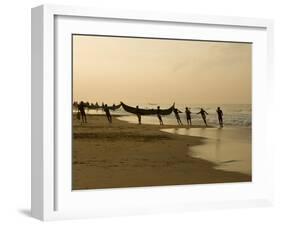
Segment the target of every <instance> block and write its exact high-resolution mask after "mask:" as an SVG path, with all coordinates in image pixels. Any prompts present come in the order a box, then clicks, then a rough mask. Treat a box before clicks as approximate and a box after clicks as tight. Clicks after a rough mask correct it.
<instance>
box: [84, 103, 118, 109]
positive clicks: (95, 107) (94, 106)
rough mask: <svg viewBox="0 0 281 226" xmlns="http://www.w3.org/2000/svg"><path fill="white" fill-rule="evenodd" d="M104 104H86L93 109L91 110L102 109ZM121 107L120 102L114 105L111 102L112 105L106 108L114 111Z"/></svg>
mask: <svg viewBox="0 0 281 226" xmlns="http://www.w3.org/2000/svg"><path fill="white" fill-rule="evenodd" d="M104 106H105V105H102V106H99V105H98V104H90V105H89V106H87V107H88V108H89V109H93V110H98V109H104ZM120 107H121V104H118V105H115V104H113V105H112V106H108V107H107V108H108V109H109V110H112V111H115V110H117V109H118V108H120Z"/></svg>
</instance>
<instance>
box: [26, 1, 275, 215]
mask: <svg viewBox="0 0 281 226" xmlns="http://www.w3.org/2000/svg"><path fill="white" fill-rule="evenodd" d="M61 18H62V20H60V21H58V19H61ZM64 18H67V19H66V20H64ZM69 18H70V20H69ZM87 20H89V21H90V22H89V23H92V22H93V23H96V25H95V26H97V27H96V28H98V27H101V26H100V25H99V23H102V22H103V20H106V21H108V29H109V30H104V31H102V30H100V31H99V32H98V33H106V34H107V35H117V34H118V33H116V32H117V31H114V23H123V22H126V26H125V25H124V28H122V29H123V30H122V29H121V31H118V32H123V33H122V34H124V32H125V33H126V32H127V35H128V36H130V35H135V34H138V35H140V36H142V35H143V36H144V35H146V34H139V33H138V31H137V30H134V29H129V28H128V27H127V26H134V25H135V24H136V23H144V24H146V25H147V26H150V25H151V24H153V26H154V27H159V26H160V25H161V27H163V28H165V27H166V28H167V27H169V26H170V27H173V26H178V25H180V26H181V27H185V26H188V25H192V26H194V27H195V28H196V26H198V27H200V29H201V30H200V29H199V30H198V34H197V33H196V32H195V33H196V34H194V36H191V39H192V38H193V39H199V38H198V37H203V39H208V40H218V39H222V40H228V41H232V40H234V41H247V40H245V39H249V40H248V41H251V42H253V40H254V43H257V44H256V46H255V47H254V51H256V52H258V53H262V54H259V55H262V56H259V57H257V58H255V60H254V65H253V97H254V98H253V104H254V108H253V112H256V113H255V114H254V115H253V116H254V117H253V125H254V123H255V122H257V121H260V119H264V118H266V117H267V113H266V112H260V109H262V106H264V104H265V105H266V106H267V107H270V106H271V101H270V100H271V98H272V87H273V73H272V68H273V66H272V63H273V40H272V39H273V22H272V21H271V20H266V19H254V18H240V17H239V18H238V17H222V16H202V15H183V14H171V13H167V14H159V13H157V14H156V13H153V12H132V11H116V10H114V11H111V10H101V9H90V8H83V7H71V6H57V5H43V6H39V7H36V8H33V9H32V134H31V135H32V186H31V188H32V191H31V192H32V201H31V213H32V216H33V217H35V218H38V219H41V220H56V219H66V218H68V219H69V218H84V217H96V216H113V215H130V214H143V213H153V212H165V211H185V210H194V209H209V208H229V207H230V208H233V207H253V206H264V205H271V204H272V202H273V178H272V176H270V175H272V172H273V170H272V163H273V159H272V156H273V153H272V150H270V149H269V148H268V144H267V142H266V139H260V138H261V137H266V134H267V131H268V130H269V128H268V125H267V124H266V120H263V121H262V122H261V123H260V124H258V125H257V126H253V132H254V136H253V149H255V150H257V151H256V152H255V153H256V155H255V156H257V157H254V163H255V161H256V163H257V164H256V165H255V164H254V167H253V170H254V171H255V175H256V176H254V177H253V182H252V183H251V184H246V185H245V184H240V183H235V184H226V185H219V188H218V185H216V184H213V185H181V186H163V187H154V188H150V187H146V188H128V189H124V188H123V189H104V190H103V189H102V190H98V191H87V192H86V191H81V192H76V191H75V192H73V191H71V189H70V188H69V184H70V181H69V178H70V177H68V176H67V175H71V170H70V169H69V164H70V163H67V164H65V165H64V162H63V160H62V157H64V155H65V154H63V153H66V155H67V151H70V150H69V146H67V145H64V144H62V142H59V140H58V137H59V139H60V140H61V141H64V134H65V133H64V131H65V129H66V128H68V129H69V125H66V128H64V129H62V130H60V129H59V128H61V127H63V125H60V120H59V119H60V117H59V115H60V114H61V113H60V111H63V110H59V108H58V106H57V104H56V103H57V101H65V102H67V101H68V102H69V103H70V100H68V99H67V98H66V99H65V100H64V99H63V92H68V91H67V90H69V89H71V88H70V87H65V88H64V87H63V86H66V85H62V84H63V82H64V81H66V82H70V81H71V79H70V80H69V78H68V77H67V76H57V74H60V75H61V74H64V75H67V73H68V72H69V71H64V72H62V73H61V71H60V70H61V69H60V65H63V66H67V65H68V64H69V60H70V58H71V56H69V52H68V50H67V48H70V46H69V45H68V44H69V43H68V41H67V40H65V39H63V42H62V41H60V40H62V38H64V37H66V36H68V35H69V34H71V33H75V32H74V30H75V29H76V28H77V29H78V28H79V29H81V30H79V31H81V32H84V31H85V32H86V31H87V30H88V29H89V24H87V23H88V22H87ZM76 22H77V24H76ZM111 23H112V24H111ZM208 27H210V28H212V29H213V28H214V29H218V33H215V32H213V31H212V32H208V34H209V35H208V37H207V36H206V37H205V36H202V35H203V33H204V32H203V31H204V29H208ZM83 29H84V30H83ZM224 29H228V30H229V31H231V32H228V33H227V34H226V35H225V36H223V32H222V31H223V30H224ZM231 29H234V30H237V33H235V32H233V31H234V30H231ZM164 30H167V29H164ZM171 30H173V29H171ZM179 31H180V30H179V29H178V28H176V29H174V31H169V32H170V33H169V32H168V33H166V35H167V36H170V35H171V37H172V38H175V37H177V36H178V37H179V38H181V34H180V33H179ZM87 32H88V33H92V32H93V31H91V30H89V31H87ZM153 32H155V31H153ZM165 32H166V31H165ZM172 32H174V33H172ZM202 32H203V33H202ZM239 32H240V33H241V32H242V33H243V32H244V33H243V37H242V36H239ZM95 33H97V30H96V32H95ZM57 34H59V35H57ZM158 34H159V37H161V36H162V35H163V34H162V33H161V31H160V30H159V33H158ZM219 34H220V35H222V36H217V35H219ZM60 35H61V36H60ZM65 35H66V36H65ZM196 35H197V36H196ZM153 36H154V37H157V36H158V35H157V33H154V35H153ZM241 37H242V38H241ZM63 45H65V46H64V47H63ZM60 48H62V49H60ZM255 48H256V49H255ZM61 50H65V51H63V53H64V54H61V55H60V53H58V52H62V51H61ZM57 54H59V56H56V55H57ZM67 56H68V57H69V58H67ZM66 58H67V59H66ZM64 59H66V60H65V62H64ZM258 67H259V68H258ZM64 68H65V67H64ZM62 70H64V69H62ZM67 70H71V69H67ZM61 79H65V80H61ZM66 84H69V83H66ZM64 89H65V91H63V90H64ZM57 99H58V100H57ZM66 106H69V105H66ZM66 110H67V109H66ZM58 134H62V135H61V136H60V135H59V136H58ZM65 139H67V137H66V138H65ZM63 143H64V142H63ZM262 149H263V150H266V151H265V152H264V153H261V152H260V151H259V150H262ZM68 158H69V156H66V159H68ZM64 175H66V178H67V179H65V180H66V181H65V182H63V179H62V180H61V178H62V176H64ZM67 180H68V181H67ZM199 193H201V194H202V195H200V197H199ZM144 194H145V195H146V196H147V197H148V199H149V200H145V198H144V197H145V196H144ZM230 196H231V197H230ZM228 197H229V198H228ZM87 199H89V200H91V203H90V204H89V203H88V204H87V205H86V204H85V205H83V206H84V207H83V208H81V205H80V204H82V203H83V202H84V203H85V200H87ZM105 199H107V200H106V201H105ZM58 200H59V201H58ZM92 201H94V202H92ZM58 202H59V204H58ZM79 202H80V204H78V203H79ZM68 207H69V208H68Z"/></svg>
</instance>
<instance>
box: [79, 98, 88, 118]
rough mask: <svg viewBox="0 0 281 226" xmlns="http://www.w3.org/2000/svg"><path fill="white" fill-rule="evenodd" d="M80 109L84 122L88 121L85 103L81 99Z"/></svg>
mask: <svg viewBox="0 0 281 226" xmlns="http://www.w3.org/2000/svg"><path fill="white" fill-rule="evenodd" d="M78 111H79V112H80V114H81V118H82V122H85V123H87V117H86V113H85V104H84V102H83V101H81V102H80V103H79V105H78Z"/></svg>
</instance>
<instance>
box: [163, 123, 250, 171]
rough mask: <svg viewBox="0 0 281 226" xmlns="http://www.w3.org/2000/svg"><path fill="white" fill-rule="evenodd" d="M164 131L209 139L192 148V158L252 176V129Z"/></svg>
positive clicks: (183, 129) (218, 167) (179, 129)
mask: <svg viewBox="0 0 281 226" xmlns="http://www.w3.org/2000/svg"><path fill="white" fill-rule="evenodd" d="M162 131H165V132H169V133H174V134H179V135H189V136H199V137H205V138H207V139H206V140H205V142H204V144H203V145H197V146H193V147H191V151H192V156H193V157H197V158H202V159H205V160H209V161H212V162H214V163H216V165H217V166H216V167H215V168H217V169H222V170H227V171H236V172H242V173H246V174H249V175H250V174H251V171H252V164H251V159H252V156H251V128H174V129H164V130H162Z"/></svg>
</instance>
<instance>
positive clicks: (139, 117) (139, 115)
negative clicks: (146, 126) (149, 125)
mask: <svg viewBox="0 0 281 226" xmlns="http://www.w3.org/2000/svg"><path fill="white" fill-rule="evenodd" d="M136 114H137V116H138V120H139V125H141V114H140V110H139V106H136Z"/></svg>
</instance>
